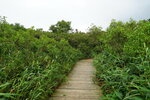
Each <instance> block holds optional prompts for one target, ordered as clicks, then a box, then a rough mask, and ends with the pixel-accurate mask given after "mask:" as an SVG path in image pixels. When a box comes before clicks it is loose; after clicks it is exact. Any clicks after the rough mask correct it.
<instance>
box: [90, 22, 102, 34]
mask: <svg viewBox="0 0 150 100" xmlns="http://www.w3.org/2000/svg"><path fill="white" fill-rule="evenodd" d="M101 32H102V27H98V26H96V25H93V24H92V25H91V26H90V27H89V28H88V33H101Z"/></svg>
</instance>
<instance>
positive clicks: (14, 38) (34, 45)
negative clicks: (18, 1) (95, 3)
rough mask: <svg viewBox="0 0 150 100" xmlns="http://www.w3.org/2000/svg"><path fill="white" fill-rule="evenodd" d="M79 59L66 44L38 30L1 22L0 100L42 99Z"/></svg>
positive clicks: (79, 54) (2, 20)
mask: <svg viewBox="0 0 150 100" xmlns="http://www.w3.org/2000/svg"><path fill="white" fill-rule="evenodd" d="M45 33H46V32H45ZM37 34H38V35H37ZM81 57H82V54H81V52H80V51H79V50H77V49H74V48H73V47H71V46H70V44H69V43H68V41H67V40H64V39H61V40H60V41H56V40H54V39H53V38H49V37H47V35H45V34H44V32H42V31H41V30H34V29H32V28H30V29H24V28H23V26H21V25H19V24H15V25H12V24H9V23H7V22H6V20H5V18H1V19H0V99H3V100H7V99H12V100H42V99H45V98H46V97H47V96H49V95H51V94H52V93H53V91H54V89H55V88H56V87H57V86H58V85H59V84H60V83H61V82H62V81H63V80H64V79H65V76H66V75H67V74H68V73H69V72H70V70H71V69H72V67H73V64H75V62H76V61H77V60H78V59H80V58H81Z"/></svg>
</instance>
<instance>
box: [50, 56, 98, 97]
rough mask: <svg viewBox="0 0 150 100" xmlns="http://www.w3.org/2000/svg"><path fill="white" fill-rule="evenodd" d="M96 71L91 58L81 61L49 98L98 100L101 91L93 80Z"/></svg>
mask: <svg viewBox="0 0 150 100" xmlns="http://www.w3.org/2000/svg"><path fill="white" fill-rule="evenodd" d="M94 71H95V69H94V67H93V66H92V60H91V59H87V60H81V61H79V62H78V63H77V64H76V65H75V67H74V69H73V70H72V72H71V73H70V75H69V77H68V81H66V82H64V83H63V84H62V85H61V86H60V87H59V88H58V89H56V92H55V93H54V94H53V96H52V97H51V98H50V99H49V100H98V99H99V97H100V96H101V95H100V94H101V93H100V92H101V91H100V88H99V87H98V86H97V85H95V84H94V83H93V81H92V77H93V72H94Z"/></svg>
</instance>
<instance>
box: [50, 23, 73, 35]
mask: <svg viewBox="0 0 150 100" xmlns="http://www.w3.org/2000/svg"><path fill="white" fill-rule="evenodd" d="M49 30H51V31H52V32H53V33H68V32H69V31H70V30H71V22H67V21H64V20H62V21H58V22H57V24H56V25H51V26H50V28H49Z"/></svg>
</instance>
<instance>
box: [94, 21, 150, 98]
mask: <svg viewBox="0 0 150 100" xmlns="http://www.w3.org/2000/svg"><path fill="white" fill-rule="evenodd" d="M100 40H102V41H103V43H105V45H104V50H103V52H102V53H101V54H99V55H97V56H96V57H95V60H94V65H95V66H96V70H97V72H96V77H97V79H98V81H99V82H100V84H101V85H102V89H103V93H104V95H105V97H104V98H103V99H105V100H150V22H149V21H139V22H136V21H134V20H130V21H129V22H126V23H123V22H121V21H119V22H116V21H115V20H113V21H112V23H111V24H110V27H109V28H108V29H107V32H106V34H105V35H104V36H103V38H102V39H100Z"/></svg>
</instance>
